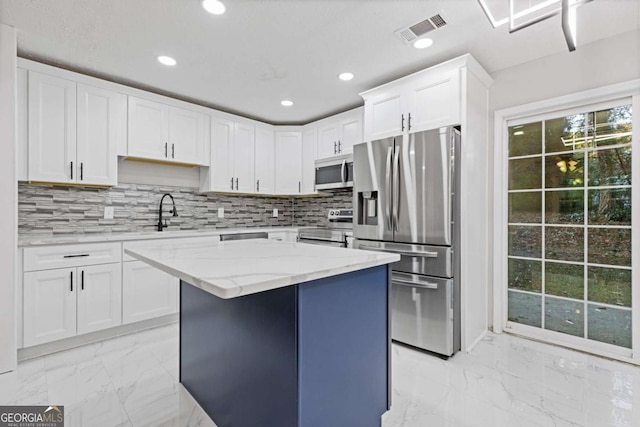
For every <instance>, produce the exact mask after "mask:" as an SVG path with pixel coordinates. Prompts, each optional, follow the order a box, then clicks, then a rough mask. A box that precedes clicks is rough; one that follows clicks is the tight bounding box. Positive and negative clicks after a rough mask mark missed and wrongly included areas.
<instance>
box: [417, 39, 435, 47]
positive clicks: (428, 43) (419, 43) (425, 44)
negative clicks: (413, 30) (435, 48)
mask: <svg viewBox="0 0 640 427" xmlns="http://www.w3.org/2000/svg"><path fill="white" fill-rule="evenodd" d="M432 44H433V40H432V39H430V38H429V37H425V38H423V39H418V40H416V41H414V42H413V47H415V48H416V49H426V48H428V47H429V46H431V45H432Z"/></svg>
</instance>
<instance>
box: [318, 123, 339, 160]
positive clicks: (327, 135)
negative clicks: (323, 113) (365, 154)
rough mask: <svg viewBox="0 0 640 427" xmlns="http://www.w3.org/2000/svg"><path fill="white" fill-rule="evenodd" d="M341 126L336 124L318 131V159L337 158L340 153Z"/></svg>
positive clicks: (322, 127)
mask: <svg viewBox="0 0 640 427" xmlns="http://www.w3.org/2000/svg"><path fill="white" fill-rule="evenodd" d="M339 134H340V128H339V124H338V123H336V122H334V123H331V124H328V125H325V126H321V127H320V128H319V129H318V158H319V159H322V158H325V157H331V156H335V155H337V154H339V153H338V140H339V139H340V137H339Z"/></svg>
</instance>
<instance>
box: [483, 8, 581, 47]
mask: <svg viewBox="0 0 640 427" xmlns="http://www.w3.org/2000/svg"><path fill="white" fill-rule="evenodd" d="M503 1H505V2H506V1H507V0H503ZM590 1H593V0H546V1H543V2H541V3H538V4H535V5H533V6H530V7H528V8H526V9H524V10H521V11H518V12H516V11H515V5H514V2H515V0H508V3H509V15H508V16H507V17H504V18H500V19H496V18H494V17H493V13H491V10H489V7H488V6H487V3H486V0H478V3H479V4H480V7H481V8H482V11H483V12H484V14H485V15H486V16H487V19H489V22H490V23H491V26H492V27H493V28H497V27H499V26H501V25H504V24H506V23H509V32H510V33H514V32H516V31H518V30H522V29H523V28H527V27H530V26H531V25H534V24H537V23H538V22H542V21H544V20H546V19H549V18H551V17H552V16H556V15H558V14H561V15H562V31H563V33H564V38H565V40H566V41H567V47H568V48H569V51H571V52H572V51H574V50H576V9H577V7H578V6H580V5H582V4H584V3H589V2H590Z"/></svg>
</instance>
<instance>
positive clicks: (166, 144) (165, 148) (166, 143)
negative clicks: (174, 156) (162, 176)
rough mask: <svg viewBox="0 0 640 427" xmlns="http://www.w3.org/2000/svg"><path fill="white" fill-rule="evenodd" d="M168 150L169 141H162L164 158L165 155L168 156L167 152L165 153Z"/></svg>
mask: <svg viewBox="0 0 640 427" xmlns="http://www.w3.org/2000/svg"><path fill="white" fill-rule="evenodd" d="M168 150H169V143H168V142H165V143H164V157H165V159H166V158H167V157H169V155H168V154H167V153H168V152H169V151H168Z"/></svg>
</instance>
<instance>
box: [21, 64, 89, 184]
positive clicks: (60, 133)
mask: <svg viewBox="0 0 640 427" xmlns="http://www.w3.org/2000/svg"><path fill="white" fill-rule="evenodd" d="M28 98H29V106H28V110H29V113H28V114H29V124H28V127H29V136H28V139H29V180H30V181H46V182H62V183H71V182H75V179H76V171H75V167H76V166H77V162H76V84H75V82H72V81H69V80H64V79H60V78H57V77H51V76H47V75H45V74H40V73H35V72H33V71H30V72H29V95H28Z"/></svg>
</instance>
